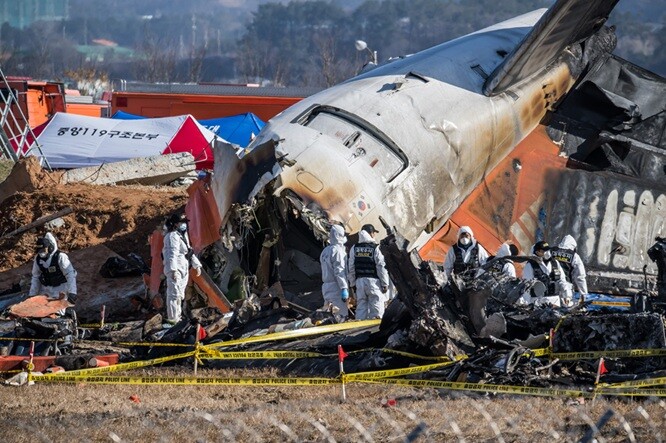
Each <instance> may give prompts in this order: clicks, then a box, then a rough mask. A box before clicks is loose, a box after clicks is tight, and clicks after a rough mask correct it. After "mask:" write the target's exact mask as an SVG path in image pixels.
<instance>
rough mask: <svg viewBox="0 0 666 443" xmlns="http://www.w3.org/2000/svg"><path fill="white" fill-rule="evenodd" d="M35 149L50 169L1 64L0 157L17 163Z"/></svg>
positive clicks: (42, 162) (45, 165)
mask: <svg viewBox="0 0 666 443" xmlns="http://www.w3.org/2000/svg"><path fill="white" fill-rule="evenodd" d="M31 146H32V148H31ZM33 149H36V150H37V151H38V152H39V155H40V163H41V165H42V167H44V168H46V169H47V170H49V171H50V170H51V167H50V166H49V164H48V162H47V161H46V158H45V157H44V153H43V152H42V148H41V146H40V145H39V143H38V142H37V137H36V136H35V133H34V132H32V128H31V127H30V124H29V123H28V119H27V118H26V116H25V114H24V113H23V109H21V106H20V103H19V100H18V93H17V91H15V90H14V89H12V88H11V86H10V85H9V82H8V81H7V77H5V73H4V72H3V71H2V67H1V66H0V158H2V157H7V158H8V159H10V160H13V161H14V163H16V162H17V161H18V160H19V158H20V157H25V156H26V155H28V153H29V152H30V151H31V150H33Z"/></svg>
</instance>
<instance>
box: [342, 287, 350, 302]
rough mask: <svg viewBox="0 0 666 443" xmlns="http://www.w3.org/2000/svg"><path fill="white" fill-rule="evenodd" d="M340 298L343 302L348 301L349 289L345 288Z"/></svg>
mask: <svg viewBox="0 0 666 443" xmlns="http://www.w3.org/2000/svg"><path fill="white" fill-rule="evenodd" d="M340 298H342V301H347V300H348V299H349V289H347V288H344V289H343V290H342V291H340Z"/></svg>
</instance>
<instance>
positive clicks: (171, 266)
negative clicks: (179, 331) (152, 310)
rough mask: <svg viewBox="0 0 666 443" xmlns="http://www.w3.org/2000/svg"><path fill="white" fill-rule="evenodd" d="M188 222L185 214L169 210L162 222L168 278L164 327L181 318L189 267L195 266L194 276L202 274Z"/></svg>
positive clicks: (165, 268) (163, 252)
mask: <svg viewBox="0 0 666 443" xmlns="http://www.w3.org/2000/svg"><path fill="white" fill-rule="evenodd" d="M187 222H188V220H187V218H186V217H185V214H172V215H171V216H170V217H169V219H168V220H167V222H166V225H165V227H166V230H167V233H166V235H165V236H164V246H163V248H162V256H163V260H164V275H165V276H166V282H167V293H166V309H167V319H166V323H165V324H164V327H170V326H173V325H175V324H176V323H178V322H179V321H180V319H181V316H182V313H183V300H185V288H186V287H187V282H188V279H189V270H190V268H194V269H195V271H196V273H197V276H199V275H201V262H200V261H199V259H198V258H197V256H196V255H194V251H193V250H192V247H191V246H190V239H189V236H188V235H187Z"/></svg>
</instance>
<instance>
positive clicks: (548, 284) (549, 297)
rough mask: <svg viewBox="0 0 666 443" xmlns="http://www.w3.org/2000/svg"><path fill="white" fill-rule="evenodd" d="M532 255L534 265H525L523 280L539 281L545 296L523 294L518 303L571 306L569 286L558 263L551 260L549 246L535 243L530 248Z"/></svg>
mask: <svg viewBox="0 0 666 443" xmlns="http://www.w3.org/2000/svg"><path fill="white" fill-rule="evenodd" d="M532 253H533V254H534V256H535V257H536V263H532V262H527V263H526V264H525V268H524V269H523V279H524V280H533V279H537V280H539V281H540V282H541V283H543V285H544V286H545V288H546V290H545V294H543V295H537V294H531V293H525V294H523V296H522V297H521V298H520V299H519V300H518V303H519V304H530V303H533V304H535V305H543V304H551V305H553V306H557V307H561V306H571V303H572V300H573V292H572V290H571V284H570V283H568V282H567V280H566V278H564V271H563V270H562V267H561V266H560V263H559V262H558V261H557V260H555V258H553V255H552V252H551V248H550V245H549V244H548V243H547V242H545V241H540V242H537V243H536V244H535V245H534V246H533V247H532ZM537 263H538V265H537Z"/></svg>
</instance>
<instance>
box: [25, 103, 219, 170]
mask: <svg viewBox="0 0 666 443" xmlns="http://www.w3.org/2000/svg"><path fill="white" fill-rule="evenodd" d="M39 129H41V131H39V135H38V136H37V142H38V143H39V145H40V147H41V151H42V153H43V155H44V157H46V160H47V161H48V163H49V165H50V166H51V167H52V168H80V167H86V166H97V165H102V164H104V163H113V162H117V161H122V160H128V159H130V158H136V157H150V156H154V155H159V154H172V153H177V152H190V153H191V154H192V155H193V156H194V159H195V162H196V164H197V169H211V168H212V167H213V151H212V149H211V145H212V143H213V140H214V139H215V138H216V137H217V136H216V135H215V134H214V133H213V132H211V131H209V130H208V129H206V128H204V127H203V126H201V125H200V124H199V123H198V122H197V121H196V120H195V119H194V118H193V117H192V116H191V115H180V116H177V117H165V118H148V119H142V120H116V119H110V118H97V117H87V116H83V115H74V114H66V113H60V112H59V113H57V114H56V115H55V116H54V117H53V118H52V119H51V120H49V122H47V123H46V124H45V126H44V127H43V128H39ZM32 153H33V154H34V155H40V154H39V152H38V151H37V150H34V149H33V151H32Z"/></svg>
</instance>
